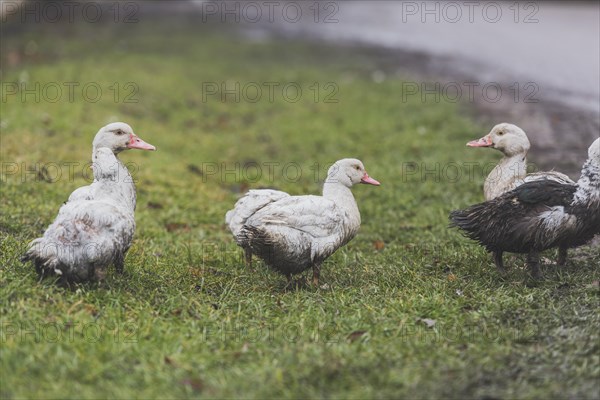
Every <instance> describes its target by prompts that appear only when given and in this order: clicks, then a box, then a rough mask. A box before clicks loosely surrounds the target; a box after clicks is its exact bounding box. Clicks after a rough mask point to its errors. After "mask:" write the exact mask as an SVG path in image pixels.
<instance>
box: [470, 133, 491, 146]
mask: <svg viewBox="0 0 600 400" xmlns="http://www.w3.org/2000/svg"><path fill="white" fill-rule="evenodd" d="M493 145H494V142H492V137H491V136H490V135H485V136H484V137H482V138H481V139H479V140H472V141H470V142H469V143H467V146H469V147H491V146H493Z"/></svg>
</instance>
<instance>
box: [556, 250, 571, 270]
mask: <svg viewBox="0 0 600 400" xmlns="http://www.w3.org/2000/svg"><path fill="white" fill-rule="evenodd" d="M568 252H569V250H568V249H567V248H566V247H559V248H558V259H557V260H556V265H558V266H559V267H564V266H565V264H566V263H567V255H568Z"/></svg>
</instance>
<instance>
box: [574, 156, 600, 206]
mask: <svg viewBox="0 0 600 400" xmlns="http://www.w3.org/2000/svg"><path fill="white" fill-rule="evenodd" d="M573 204H587V205H591V204H596V207H600V164H599V163H598V160H591V159H588V160H587V161H586V162H585V164H583V168H582V170H581V177H580V178H579V180H578V181H577V190H576V191H575V195H574V197H573Z"/></svg>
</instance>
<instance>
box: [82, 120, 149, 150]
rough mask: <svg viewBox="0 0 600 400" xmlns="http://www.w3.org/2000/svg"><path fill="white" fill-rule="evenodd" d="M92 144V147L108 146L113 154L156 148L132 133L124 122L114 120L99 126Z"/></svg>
mask: <svg viewBox="0 0 600 400" xmlns="http://www.w3.org/2000/svg"><path fill="white" fill-rule="evenodd" d="M93 146H94V149H99V148H101V147H106V148H109V149H110V150H112V151H113V153H114V154H118V153H120V152H121V151H123V150H129V149H139V150H156V147H154V146H152V145H151V144H150V143H146V142H144V141H143V140H142V139H140V138H139V137H138V136H137V135H136V134H135V133H133V129H131V127H130V126H129V125H127V124H126V123H124V122H114V123H112V124H108V125H106V126H105V127H103V128H101V129H100V130H99V131H98V133H96V136H95V137H94V142H93Z"/></svg>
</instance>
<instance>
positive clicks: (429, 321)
mask: <svg viewBox="0 0 600 400" xmlns="http://www.w3.org/2000/svg"><path fill="white" fill-rule="evenodd" d="M419 321H421V322H422V323H424V324H425V326H427V327H428V328H433V327H434V326H435V323H436V320H435V319H429V318H419Z"/></svg>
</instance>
